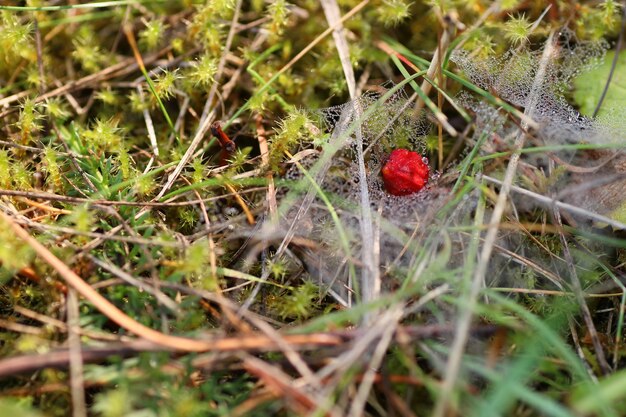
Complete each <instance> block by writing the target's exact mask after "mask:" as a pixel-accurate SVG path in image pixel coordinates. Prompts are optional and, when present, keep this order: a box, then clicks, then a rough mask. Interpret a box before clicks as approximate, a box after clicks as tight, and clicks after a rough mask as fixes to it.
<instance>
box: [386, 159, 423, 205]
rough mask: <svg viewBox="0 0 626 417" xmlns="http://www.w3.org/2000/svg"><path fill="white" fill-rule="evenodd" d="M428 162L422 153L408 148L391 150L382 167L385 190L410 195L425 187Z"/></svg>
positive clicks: (390, 192)
mask: <svg viewBox="0 0 626 417" xmlns="http://www.w3.org/2000/svg"><path fill="white" fill-rule="evenodd" d="M426 162H428V161H426ZM426 162H424V158H422V156H421V155H420V154H418V153H417V152H412V151H409V150H407V149H396V150H394V151H393V152H391V155H389V159H388V160H387V162H386V163H385V166H383V169H382V174H383V182H384V183H385V190H387V192H388V193H389V194H392V195H409V194H413V193H416V192H418V191H419V190H421V189H422V188H424V186H425V185H426V183H427V182H428V170H429V168H428V164H427V163H426Z"/></svg>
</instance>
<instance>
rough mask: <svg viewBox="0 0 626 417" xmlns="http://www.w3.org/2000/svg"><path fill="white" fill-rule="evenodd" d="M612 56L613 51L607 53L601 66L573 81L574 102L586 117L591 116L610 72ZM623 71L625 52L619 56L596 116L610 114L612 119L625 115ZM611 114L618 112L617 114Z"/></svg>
mask: <svg viewBox="0 0 626 417" xmlns="http://www.w3.org/2000/svg"><path fill="white" fill-rule="evenodd" d="M614 56H615V52H614V51H610V52H608V53H607V54H606V58H605V59H604V63H603V64H602V65H600V66H599V67H598V68H595V69H593V70H591V71H588V72H585V73H583V74H580V75H579V76H578V77H576V78H575V79H574V102H575V103H576V104H577V105H578V106H579V107H580V112H581V113H583V114H585V115H587V116H591V115H592V114H593V111H594V109H595V108H596V106H597V104H598V102H599V101H600V96H601V95H602V91H603V90H604V85H605V84H606V80H607V79H608V77H609V73H610V72H611V65H612V63H613V57H614ZM624 69H626V51H623V52H622V53H620V54H619V57H618V59H617V66H616V67H615V72H614V74H613V78H612V79H611V84H610V85H609V89H608V91H607V94H606V97H605V99H604V102H603V103H602V108H601V109H600V111H599V113H598V115H600V116H602V115H606V114H607V113H608V112H611V113H612V114H611V116H613V117H615V116H623V115H626V71H624ZM613 112H618V114H614V113H613Z"/></svg>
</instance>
